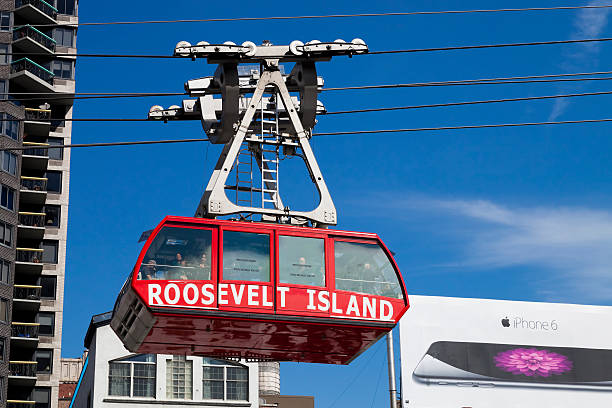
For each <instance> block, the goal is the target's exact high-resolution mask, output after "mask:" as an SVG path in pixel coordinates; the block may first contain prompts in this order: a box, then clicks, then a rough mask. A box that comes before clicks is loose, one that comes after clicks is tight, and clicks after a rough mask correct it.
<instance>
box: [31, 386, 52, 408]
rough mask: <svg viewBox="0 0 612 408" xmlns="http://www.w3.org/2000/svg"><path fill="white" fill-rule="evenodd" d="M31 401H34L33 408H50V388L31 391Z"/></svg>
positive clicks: (37, 388) (38, 388)
mask: <svg viewBox="0 0 612 408" xmlns="http://www.w3.org/2000/svg"><path fill="white" fill-rule="evenodd" d="M32 399H33V400H34V401H35V402H34V405H33V407H34V408H50V407H51V388H47V387H36V388H34V391H32Z"/></svg>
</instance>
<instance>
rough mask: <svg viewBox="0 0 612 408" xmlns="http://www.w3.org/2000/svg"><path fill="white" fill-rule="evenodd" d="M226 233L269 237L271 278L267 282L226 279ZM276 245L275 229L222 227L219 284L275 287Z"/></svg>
mask: <svg viewBox="0 0 612 408" xmlns="http://www.w3.org/2000/svg"><path fill="white" fill-rule="evenodd" d="M226 232H240V233H243V234H266V235H268V237H269V244H268V245H269V267H270V270H269V276H268V280H267V281H249V280H245V279H228V278H226V277H225V274H224V263H225V253H224V252H225V245H224V235H225V233H226ZM274 243H275V234H274V230H273V229H268V228H265V227H264V228H257V227H255V228H250V229H248V230H247V229H245V228H240V227H233V226H229V227H222V228H220V236H219V253H220V254H221V256H220V261H219V282H229V283H231V282H236V283H243V282H244V283H250V284H254V285H266V286H273V285H274V281H275V279H276V277H275V275H276V274H275V273H274V271H275V270H276V259H275V258H276V257H275V254H274V253H275V251H274Z"/></svg>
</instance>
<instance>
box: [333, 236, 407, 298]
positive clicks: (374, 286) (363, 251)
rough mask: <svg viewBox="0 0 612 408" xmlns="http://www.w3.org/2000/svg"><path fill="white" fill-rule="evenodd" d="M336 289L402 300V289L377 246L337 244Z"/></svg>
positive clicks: (335, 247) (337, 242) (384, 255)
mask: <svg viewBox="0 0 612 408" xmlns="http://www.w3.org/2000/svg"><path fill="white" fill-rule="evenodd" d="M334 258H335V264H336V266H335V268H336V289H340V290H347V291H351V292H359V293H366V294H369V295H377V296H385V297H390V298H398V299H402V298H403V294H402V288H401V286H400V284H399V282H398V280H397V276H396V274H395V269H394V268H393V265H392V264H391V262H390V261H389V258H388V257H387V255H386V254H385V252H384V251H383V250H382V248H380V247H379V246H378V245H376V244H366V243H357V242H346V241H335V242H334Z"/></svg>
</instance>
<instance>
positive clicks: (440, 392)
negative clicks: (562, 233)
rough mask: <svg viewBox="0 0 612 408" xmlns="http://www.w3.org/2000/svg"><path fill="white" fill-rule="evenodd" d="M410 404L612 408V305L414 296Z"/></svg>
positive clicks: (406, 322)
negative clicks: (610, 407)
mask: <svg viewBox="0 0 612 408" xmlns="http://www.w3.org/2000/svg"><path fill="white" fill-rule="evenodd" d="M410 304H411V307H410V310H409V311H408V312H407V313H406V314H405V315H404V317H402V319H401V320H400V345H401V385H402V406H403V407H404V408H412V407H418V408H421V407H425V408H429V407H435V408H443V407H453V408H460V407H471V408H480V407H492V406H495V407H496V408H506V407H508V408H510V407H512V408H515V407H521V408H530V407H538V408H541V407H543V406H554V407H556V408H557V407H577V406H588V407H609V406H612V307H605V306H583V305H570V304H558V303H537V302H512V301H503V300H487V299H461V298H445V297H433V296H411V297H410Z"/></svg>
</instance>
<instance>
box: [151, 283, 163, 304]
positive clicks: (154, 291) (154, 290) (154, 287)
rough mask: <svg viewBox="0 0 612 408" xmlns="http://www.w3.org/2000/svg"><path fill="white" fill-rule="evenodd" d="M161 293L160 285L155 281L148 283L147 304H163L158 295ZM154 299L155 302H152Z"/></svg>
mask: <svg viewBox="0 0 612 408" xmlns="http://www.w3.org/2000/svg"><path fill="white" fill-rule="evenodd" d="M160 293H161V285H158V284H157V283H149V304H150V305H153V304H155V305H163V304H164V302H162V300H161V298H160V297H159V295H160ZM154 301H155V303H153V302H154Z"/></svg>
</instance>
